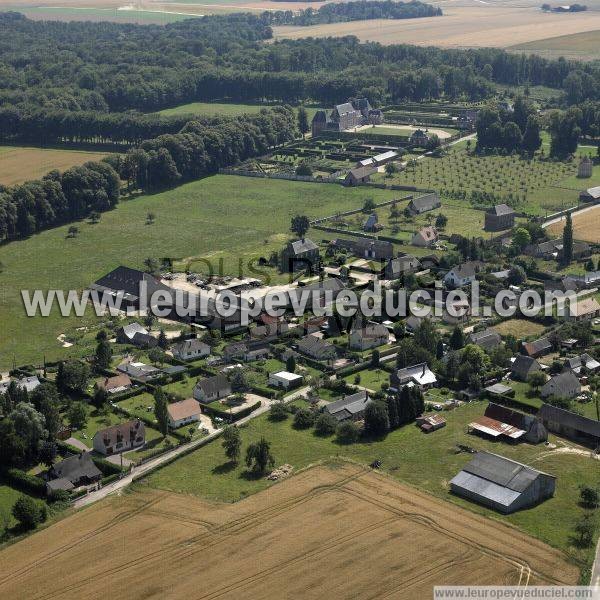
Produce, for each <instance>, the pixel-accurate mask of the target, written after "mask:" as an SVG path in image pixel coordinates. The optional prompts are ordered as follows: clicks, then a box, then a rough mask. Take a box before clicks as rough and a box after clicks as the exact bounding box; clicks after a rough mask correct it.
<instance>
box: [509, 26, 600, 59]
mask: <svg viewBox="0 0 600 600" xmlns="http://www.w3.org/2000/svg"><path fill="white" fill-rule="evenodd" d="M509 50H514V51H515V52H525V53H527V54H529V53H533V54H540V55H542V56H546V57H548V58H557V57H559V56H564V57H565V58H569V59H577V60H597V59H600V30H596V31H585V32H583V33H574V34H572V35H561V36H560V37H553V38H546V39H543V40H536V41H534V42H527V43H526V44H518V45H517V46H513V47H512V48H509Z"/></svg>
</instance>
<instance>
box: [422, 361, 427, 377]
mask: <svg viewBox="0 0 600 600" xmlns="http://www.w3.org/2000/svg"><path fill="white" fill-rule="evenodd" d="M426 368H427V363H423V373H421V377H424V376H425V369H426Z"/></svg>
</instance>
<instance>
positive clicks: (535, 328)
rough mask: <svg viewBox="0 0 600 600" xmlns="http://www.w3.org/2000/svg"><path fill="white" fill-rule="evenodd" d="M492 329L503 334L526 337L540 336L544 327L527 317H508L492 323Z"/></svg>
mask: <svg viewBox="0 0 600 600" xmlns="http://www.w3.org/2000/svg"><path fill="white" fill-rule="evenodd" d="M493 329H494V330H495V331H497V332H498V333H499V334H500V335H503V336H506V335H514V336H515V337H516V338H528V337H536V336H540V335H541V334H542V333H543V332H544V329H545V327H544V326H543V325H541V324H540V323H536V322H534V321H529V320H527V319H508V320H507V321H502V322H501V323H498V325H494V327H493Z"/></svg>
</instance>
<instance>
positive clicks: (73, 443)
mask: <svg viewBox="0 0 600 600" xmlns="http://www.w3.org/2000/svg"><path fill="white" fill-rule="evenodd" d="M65 442H66V443H67V444H69V445H70V446H73V447H75V448H79V450H83V451H84V452H88V451H89V450H91V448H90V447H89V446H86V445H85V444H84V443H83V442H80V441H79V440H78V439H77V438H74V437H70V438H67V439H66V440H65Z"/></svg>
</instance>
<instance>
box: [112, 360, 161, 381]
mask: <svg viewBox="0 0 600 600" xmlns="http://www.w3.org/2000/svg"><path fill="white" fill-rule="evenodd" d="M117 371H119V372H120V373H125V374H126V375H128V376H129V377H132V378H133V379H139V380H140V381H148V380H150V379H155V378H156V377H160V376H161V375H162V372H161V371H160V369H157V368H156V367H153V366H152V365H146V364H144V363H143V362H122V363H121V364H120V365H118V366H117Z"/></svg>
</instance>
